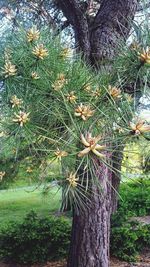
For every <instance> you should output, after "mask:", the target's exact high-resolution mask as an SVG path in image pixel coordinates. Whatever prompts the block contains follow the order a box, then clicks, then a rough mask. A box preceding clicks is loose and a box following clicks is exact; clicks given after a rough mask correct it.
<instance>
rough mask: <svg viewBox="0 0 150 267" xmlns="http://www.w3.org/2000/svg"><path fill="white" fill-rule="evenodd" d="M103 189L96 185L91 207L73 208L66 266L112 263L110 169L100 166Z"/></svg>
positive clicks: (105, 266) (99, 266) (94, 265)
mask: <svg viewBox="0 0 150 267" xmlns="http://www.w3.org/2000/svg"><path fill="white" fill-rule="evenodd" d="M102 172H103V175H101V176H99V180H100V181H99V182H100V185H101V190H100V191H101V192H100V191H99V189H97V187H96V186H95V187H94V185H93V187H94V188H93V190H92V195H91V198H90V203H91V204H90V207H89V208H87V209H84V210H83V211H82V212H81V213H80V214H78V213H76V211H75V210H74V214H73V225H72V239H71V246H70V253H69V259H68V265H67V267H107V266H109V238H110V231H109V230H110V215H111V176H112V175H111V171H110V170H109V169H108V168H107V167H106V166H104V165H103V166H102V165H101V173H102Z"/></svg>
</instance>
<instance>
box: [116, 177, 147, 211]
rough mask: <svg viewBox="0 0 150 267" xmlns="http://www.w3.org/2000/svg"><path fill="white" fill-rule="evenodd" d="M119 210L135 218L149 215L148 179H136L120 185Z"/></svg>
mask: <svg viewBox="0 0 150 267" xmlns="http://www.w3.org/2000/svg"><path fill="white" fill-rule="evenodd" d="M120 195H121V198H122V199H123V201H122V200H120V201H119V209H120V208H121V209H126V210H128V211H130V212H131V213H132V215H135V216H145V215H149V214H150V179H138V180H136V181H134V182H130V183H125V184H122V185H121V188H120Z"/></svg>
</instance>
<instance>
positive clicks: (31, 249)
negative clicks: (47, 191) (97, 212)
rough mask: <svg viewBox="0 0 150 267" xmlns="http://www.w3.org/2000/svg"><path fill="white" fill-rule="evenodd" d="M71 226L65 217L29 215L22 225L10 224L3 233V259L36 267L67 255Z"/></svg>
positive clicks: (0, 251)
mask: <svg viewBox="0 0 150 267" xmlns="http://www.w3.org/2000/svg"><path fill="white" fill-rule="evenodd" d="M70 230H71V227H70V222H69V221H68V220H67V219H65V218H63V217H57V218H56V217H52V216H51V217H47V218H39V217H37V215H36V213H35V212H33V211H32V212H30V213H29V214H28V215H27V216H26V218H25V219H24V221H23V223H14V222H13V223H10V224H9V225H7V226H6V227H5V228H3V229H1V230H0V259H1V260H4V261H8V262H10V261H11V262H17V263H36V262H45V261H47V260H53V259H59V258H63V257H65V256H66V255H67V252H68V248H69V243H70V242H69V239H70Z"/></svg>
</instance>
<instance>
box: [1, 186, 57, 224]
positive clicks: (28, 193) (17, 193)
mask: <svg viewBox="0 0 150 267" xmlns="http://www.w3.org/2000/svg"><path fill="white" fill-rule="evenodd" d="M57 191H58V190H57V189H53V190H51V191H50V193H49V194H48V195H47V196H44V195H43V194H42V189H36V190H34V188H31V187H29V188H18V189H10V190H0V225H2V224H5V223H7V222H8V221H10V220H15V221H21V220H22V219H23V217H24V216H25V215H26V213H28V212H29V211H31V210H34V211H36V212H37V213H38V214H39V215H42V216H43V215H48V214H49V213H50V212H53V211H55V210H58V209H59V205H60V196H61V195H60V192H57Z"/></svg>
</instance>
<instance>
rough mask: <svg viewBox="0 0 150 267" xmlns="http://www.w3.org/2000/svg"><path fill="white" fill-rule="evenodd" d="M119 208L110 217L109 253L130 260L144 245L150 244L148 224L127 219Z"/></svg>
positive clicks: (149, 227) (134, 258) (133, 259)
mask: <svg viewBox="0 0 150 267" xmlns="http://www.w3.org/2000/svg"><path fill="white" fill-rule="evenodd" d="M122 214H123V210H121V211H120V210H119V211H118V212H117V213H116V214H115V215H114V216H113V217H112V228H111V237H110V244H111V246H110V250H111V254H112V255H114V256H116V257H118V258H119V259H122V260H125V261H128V262H131V261H135V260H136V256H137V255H138V254H139V252H140V251H141V250H142V249H143V248H144V247H149V246H150V225H142V224H139V223H138V222H134V221H129V217H128V216H126V215H124V216H123V217H121V215H122Z"/></svg>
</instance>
